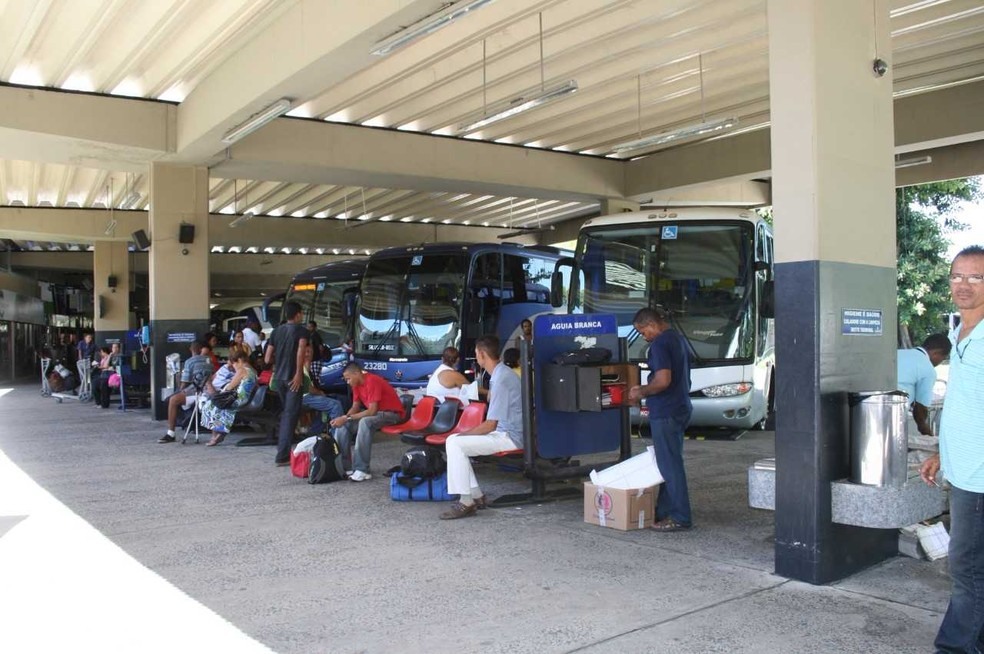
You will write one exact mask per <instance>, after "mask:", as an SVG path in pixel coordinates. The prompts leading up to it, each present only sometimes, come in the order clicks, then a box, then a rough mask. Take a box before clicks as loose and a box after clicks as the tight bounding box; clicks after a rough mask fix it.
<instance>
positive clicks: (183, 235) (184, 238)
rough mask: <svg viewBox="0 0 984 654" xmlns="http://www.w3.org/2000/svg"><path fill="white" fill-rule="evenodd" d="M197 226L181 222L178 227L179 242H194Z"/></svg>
mask: <svg viewBox="0 0 984 654" xmlns="http://www.w3.org/2000/svg"><path fill="white" fill-rule="evenodd" d="M194 242H195V226H194V225H192V224H191V223H181V226H180V227H179V228H178V243H194Z"/></svg>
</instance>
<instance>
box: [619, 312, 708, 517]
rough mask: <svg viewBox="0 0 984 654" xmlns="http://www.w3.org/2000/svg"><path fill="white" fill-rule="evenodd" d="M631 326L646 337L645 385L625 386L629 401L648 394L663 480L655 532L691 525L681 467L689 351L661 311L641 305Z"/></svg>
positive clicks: (687, 406) (688, 412)
mask: <svg viewBox="0 0 984 654" xmlns="http://www.w3.org/2000/svg"><path fill="white" fill-rule="evenodd" d="M632 324H633V326H635V329H636V331H638V332H639V333H640V334H642V337H643V338H645V339H646V340H647V341H649V371H650V372H649V383H648V384H646V385H645V386H633V387H632V388H631V389H629V399H631V400H639V399H641V398H646V407H648V409H649V426H650V429H651V431H652V437H653V448H654V449H655V450H656V464H657V465H659V471H660V474H662V475H663V484H662V485H661V486H660V489H659V496H658V497H657V498H656V523H655V524H654V525H653V527H652V528H653V529H654V530H655V531H679V530H681V529H690V526H691V524H692V520H691V517H690V495H689V493H688V491H687V472H686V470H685V469H684V467H683V432H684V430H685V429H686V428H687V424H688V423H689V422H690V415H691V413H693V406H692V405H691V403H690V355H689V353H688V352H687V345H686V343H685V342H684V340H683V336H682V335H681V334H680V332H678V331H676V330H675V329H673V328H672V327H670V324H669V321H668V316H667V314H666V312H665V311H663V309H660V308H656V309H650V308H648V307H647V308H645V309H639V311H638V312H637V313H636V315H635V318H633V319H632Z"/></svg>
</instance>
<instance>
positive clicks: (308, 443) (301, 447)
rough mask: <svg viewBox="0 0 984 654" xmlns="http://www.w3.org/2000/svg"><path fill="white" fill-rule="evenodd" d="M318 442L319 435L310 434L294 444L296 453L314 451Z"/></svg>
mask: <svg viewBox="0 0 984 654" xmlns="http://www.w3.org/2000/svg"><path fill="white" fill-rule="evenodd" d="M317 442H318V437H317V436H308V437H307V438H305V439H304V440H302V441H301V442H300V443H298V444H297V445H295V446H294V454H300V453H301V452H313V451H314V444H315V443H317Z"/></svg>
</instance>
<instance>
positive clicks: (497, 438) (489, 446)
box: [441, 334, 523, 520]
mask: <svg viewBox="0 0 984 654" xmlns="http://www.w3.org/2000/svg"><path fill="white" fill-rule="evenodd" d="M475 359H476V360H477V361H478V365H480V366H482V368H484V369H485V370H486V371H491V372H492V379H491V380H490V381H489V408H488V411H487V412H486V417H485V422H483V423H481V424H480V425H478V426H477V427H474V428H472V429H469V430H467V431H463V432H461V433H458V434H452V435H451V436H449V437H448V440H447V442H446V443H445V448H446V452H447V457H448V492H449V493H451V494H452V495H459V496H460V499H459V500H458V501H457V502H455V503H454V504H452V505H451V508H450V509H448V510H447V511H445V512H444V513H442V514H441V520H457V519H458V518H467V517H468V516H471V515H475V512H476V510H477V509H480V508H485V494H484V493H482V489H481V488H479V486H478V479H476V477H475V471H474V470H473V469H472V465H471V461H469V460H468V457H471V456H482V455H489V454H496V453H498V452H507V451H509V450H516V449H522V448H523V399H522V391H521V388H522V387H521V383H520V380H519V377H518V376H516V373H514V372H513V371H512V369H510V368H509V366H507V365H505V364H504V363H502V362H501V361H500V360H499V338H498V337H497V336H495V335H494V334H489V335H486V336H482V337H480V338H479V339H478V340H477V341H476V342H475Z"/></svg>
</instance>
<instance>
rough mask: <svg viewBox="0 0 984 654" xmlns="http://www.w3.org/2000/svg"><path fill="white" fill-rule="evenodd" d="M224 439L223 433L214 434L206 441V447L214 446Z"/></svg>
mask: <svg viewBox="0 0 984 654" xmlns="http://www.w3.org/2000/svg"><path fill="white" fill-rule="evenodd" d="M224 440H225V434H215V435H214V436H212V440H210V441H209V442H208V443H206V447H215V446H216V445H218V444H219V443H221V442H222V441H224Z"/></svg>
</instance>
